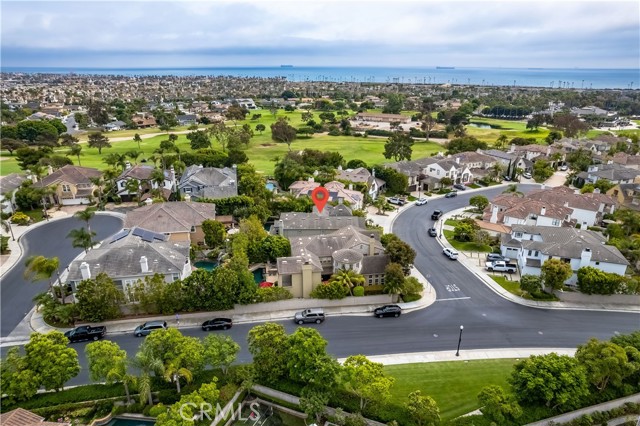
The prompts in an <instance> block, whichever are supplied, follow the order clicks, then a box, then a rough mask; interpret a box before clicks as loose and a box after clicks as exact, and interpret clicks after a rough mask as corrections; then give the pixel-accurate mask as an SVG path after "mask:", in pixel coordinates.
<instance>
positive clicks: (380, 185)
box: [336, 166, 385, 199]
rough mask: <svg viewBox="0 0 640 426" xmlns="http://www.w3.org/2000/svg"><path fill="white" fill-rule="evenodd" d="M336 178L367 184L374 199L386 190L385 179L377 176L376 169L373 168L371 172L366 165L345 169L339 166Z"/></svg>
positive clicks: (368, 190)
mask: <svg viewBox="0 0 640 426" xmlns="http://www.w3.org/2000/svg"><path fill="white" fill-rule="evenodd" d="M336 179H337V180H340V181H346V182H351V183H362V184H365V185H366V186H367V193H368V194H369V197H371V198H372V199H376V197H377V196H378V194H379V193H381V192H382V191H384V188H385V181H383V180H382V179H380V178H377V177H376V171H375V169H373V171H372V172H369V170H367V169H365V168H364V167H358V168H357V169H346V170H343V169H342V166H339V167H338V174H337V175H336Z"/></svg>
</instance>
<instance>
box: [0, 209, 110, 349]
mask: <svg viewBox="0 0 640 426" xmlns="http://www.w3.org/2000/svg"><path fill="white" fill-rule="evenodd" d="M90 225H91V230H92V231H95V232H96V237H95V238H96V240H98V241H100V240H103V239H105V238H107V237H108V236H109V235H112V234H114V233H115V232H117V231H118V230H119V229H121V228H122V219H119V218H117V217H114V216H108V215H96V216H94V217H93V219H91V222H90ZM84 226H86V223H85V222H83V221H80V220H78V219H75V218H73V217H70V218H67V219H60V220H56V221H51V222H49V223H46V224H43V225H40V226H38V227H36V228H33V229H31V230H30V231H28V232H27V233H26V234H24V235H23V236H22V237H20V242H21V243H22V247H23V256H22V258H21V259H20V260H19V261H18V263H17V264H16V265H15V266H14V267H13V268H12V269H11V270H10V271H9V272H8V273H7V274H5V275H4V276H3V277H2V283H1V284H0V335H1V336H2V337H6V336H8V335H9V334H10V333H11V332H12V331H13V330H14V329H15V328H16V326H17V325H18V324H19V323H20V321H22V319H23V318H24V317H25V315H26V314H27V313H28V312H29V311H30V310H31V308H32V307H33V298H34V297H35V296H36V295H38V294H40V293H42V292H44V291H46V289H47V287H48V284H47V282H46V281H39V282H36V283H32V282H30V281H28V280H25V279H24V276H23V274H24V269H25V268H24V260H25V259H27V258H28V257H29V256H39V255H42V256H45V257H54V256H57V257H58V258H59V259H60V268H61V272H62V269H64V268H66V267H67V265H68V264H69V263H71V261H72V260H73V259H74V258H75V257H76V256H77V255H79V254H80V253H81V252H82V249H77V248H73V247H72V246H71V240H70V239H68V238H67V235H68V234H69V231H70V230H72V229H76V228H81V227H84Z"/></svg>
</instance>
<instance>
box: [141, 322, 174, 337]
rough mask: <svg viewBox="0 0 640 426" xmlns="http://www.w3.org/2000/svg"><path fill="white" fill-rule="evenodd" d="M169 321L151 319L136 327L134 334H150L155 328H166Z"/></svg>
mask: <svg viewBox="0 0 640 426" xmlns="http://www.w3.org/2000/svg"><path fill="white" fill-rule="evenodd" d="M166 328H167V323H166V322H165V321H149V322H145V323H144V324H142V325H139V326H137V327H136V329H135V331H134V332H133V334H134V335H135V336H136V337H142V336H148V335H149V334H151V332H152V331H154V330H165V329H166Z"/></svg>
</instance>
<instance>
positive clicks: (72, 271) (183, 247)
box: [67, 233, 190, 281]
mask: <svg viewBox="0 0 640 426" xmlns="http://www.w3.org/2000/svg"><path fill="white" fill-rule="evenodd" d="M189 248H190V247H189V243H188V242H186V241H180V242H176V241H166V242H160V241H155V242H153V243H149V242H145V241H142V239H141V238H140V237H137V236H134V235H133V234H132V233H130V234H129V235H128V236H126V237H124V238H122V239H120V240H118V241H115V242H113V243H103V244H102V245H101V246H100V247H98V248H95V249H93V250H90V251H89V252H88V253H87V254H86V255H85V256H84V258H82V259H78V260H75V261H73V262H72V263H71V265H70V266H69V275H68V278H67V280H69V281H80V280H82V274H81V273H80V265H81V264H82V263H83V262H86V263H88V264H89V268H90V271H91V277H92V278H95V277H96V275H98V274H99V273H100V272H104V273H106V274H107V275H108V276H109V277H111V278H112V279H119V278H123V277H135V276H146V275H153V274H156V273H159V274H162V275H166V274H172V273H173V274H180V273H182V270H183V268H184V265H185V263H186V262H187V261H188V260H189ZM142 256H146V258H147V264H148V266H149V271H148V272H147V273H143V272H142V270H141V266H140V258H141V257H142Z"/></svg>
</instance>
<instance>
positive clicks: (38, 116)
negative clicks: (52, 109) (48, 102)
mask: <svg viewBox="0 0 640 426" xmlns="http://www.w3.org/2000/svg"><path fill="white" fill-rule="evenodd" d="M56 118H58V117H57V116H55V115H52V114H47V113H46V112H34V113H33V114H31V115H30V116H28V117H27V118H25V120H28V121H42V120H53V119H56Z"/></svg>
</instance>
